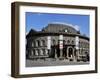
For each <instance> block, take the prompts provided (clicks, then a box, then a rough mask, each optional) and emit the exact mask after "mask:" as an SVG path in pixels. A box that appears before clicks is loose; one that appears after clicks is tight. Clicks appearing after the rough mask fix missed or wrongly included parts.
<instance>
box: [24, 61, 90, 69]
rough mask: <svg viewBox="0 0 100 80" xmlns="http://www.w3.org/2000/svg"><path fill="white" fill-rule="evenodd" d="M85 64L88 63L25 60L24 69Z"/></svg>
mask: <svg viewBox="0 0 100 80" xmlns="http://www.w3.org/2000/svg"><path fill="white" fill-rule="evenodd" d="M85 64H89V62H82V61H81V62H75V61H74V62H73V61H70V62H68V60H59V59H57V60H55V59H47V60H43V59H38V60H30V59H26V67H36V66H38V67H39V66H40V67H41V66H61V65H85Z"/></svg>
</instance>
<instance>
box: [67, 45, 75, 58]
mask: <svg viewBox="0 0 100 80" xmlns="http://www.w3.org/2000/svg"><path fill="white" fill-rule="evenodd" d="M73 56H74V48H73V47H72V46H70V47H68V48H67V57H73Z"/></svg>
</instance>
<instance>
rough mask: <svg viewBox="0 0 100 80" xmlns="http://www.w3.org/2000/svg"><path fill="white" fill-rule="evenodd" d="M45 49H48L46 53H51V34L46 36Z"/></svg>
mask: <svg viewBox="0 0 100 80" xmlns="http://www.w3.org/2000/svg"><path fill="white" fill-rule="evenodd" d="M47 49H48V55H50V53H51V36H48V37H47Z"/></svg>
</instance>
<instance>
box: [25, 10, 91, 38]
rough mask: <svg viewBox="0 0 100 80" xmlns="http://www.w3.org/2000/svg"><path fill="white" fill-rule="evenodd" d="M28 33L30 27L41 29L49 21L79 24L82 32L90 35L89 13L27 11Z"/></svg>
mask: <svg viewBox="0 0 100 80" xmlns="http://www.w3.org/2000/svg"><path fill="white" fill-rule="evenodd" d="M25 16H26V33H28V32H29V31H30V29H35V30H37V31H40V30H41V29H42V28H43V27H46V26H47V25H48V24H49V23H54V22H60V23H66V24H72V25H74V26H75V25H77V26H79V29H80V32H81V34H85V35H86V36H88V37H89V17H90V16H89V15H79V14H78V15H76V14H58V13H57V14H54V13H33V12H26V14H25Z"/></svg>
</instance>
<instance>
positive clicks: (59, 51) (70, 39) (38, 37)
mask: <svg viewBox="0 0 100 80" xmlns="http://www.w3.org/2000/svg"><path fill="white" fill-rule="evenodd" d="M61 35H62V36H63V39H62V41H61V40H60V38H59V37H60V36H61ZM48 37H50V41H51V42H50V45H49V46H50V49H48ZM26 39H27V44H26V56H27V58H30V59H34V60H35V59H46V58H54V59H67V60H69V61H89V38H88V37H86V36H84V35H81V33H80V31H79V30H76V29H75V28H73V26H72V25H68V24H61V23H51V24H48V26H46V27H45V28H43V29H42V30H41V31H35V30H33V29H31V30H30V32H29V33H28V34H27V36H26ZM60 47H61V48H60Z"/></svg>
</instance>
